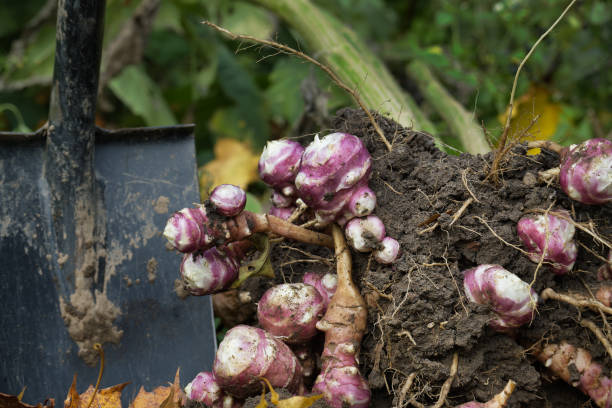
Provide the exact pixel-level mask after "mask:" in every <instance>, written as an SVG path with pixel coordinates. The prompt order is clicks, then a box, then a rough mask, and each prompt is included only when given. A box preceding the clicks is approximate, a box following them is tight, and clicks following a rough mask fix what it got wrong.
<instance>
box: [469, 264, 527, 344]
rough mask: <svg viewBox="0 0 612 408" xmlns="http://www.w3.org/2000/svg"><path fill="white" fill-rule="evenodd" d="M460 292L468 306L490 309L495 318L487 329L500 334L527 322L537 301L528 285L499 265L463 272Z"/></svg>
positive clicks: (480, 266) (479, 267)
mask: <svg viewBox="0 0 612 408" xmlns="http://www.w3.org/2000/svg"><path fill="white" fill-rule="evenodd" d="M463 289H464V290H465V294H466V296H467V298H468V299H469V300H470V301H471V302H474V303H478V304H481V305H488V306H490V307H491V308H492V309H493V311H494V312H495V313H496V314H497V318H495V319H493V320H492V321H490V322H489V325H490V326H491V327H492V328H493V329H495V330H497V331H500V332H504V331H508V330H509V329H513V328H515V327H519V326H522V325H523V324H525V323H528V322H530V321H531V319H532V318H533V314H534V310H535V308H536V303H537V300H538V295H537V294H536V293H535V291H534V290H533V289H531V288H530V287H529V285H528V284H527V283H525V282H523V281H522V280H521V279H520V278H519V277H518V276H516V275H515V274H513V273H512V272H509V271H507V270H506V269H504V268H502V267H501V266H499V265H479V266H477V267H476V268H472V269H468V270H466V271H464V272H463Z"/></svg>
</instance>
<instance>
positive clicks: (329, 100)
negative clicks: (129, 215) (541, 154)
mask: <svg viewBox="0 0 612 408" xmlns="http://www.w3.org/2000/svg"><path fill="white" fill-rule="evenodd" d="M291 1H292V0H284V2H286V3H289V2H291ZM261 3H277V4H280V6H279V7H282V3H283V1H281V0H275V1H269V0H267V1H253V2H245V1H235V0H163V1H161V0H107V11H106V32H105V42H104V52H103V61H102V68H101V69H102V72H101V85H100V99H99V104H98V113H97V122H98V124H99V125H101V126H104V127H107V128H120V127H129V126H158V125H171V124H176V123H191V122H193V123H196V124H197V127H196V144H197V158H198V163H199V165H201V166H203V167H202V168H201V175H202V178H201V182H202V183H201V184H202V187H203V191H204V192H205V191H206V189H207V187H208V186H210V185H212V184H218V183H220V182H231V183H234V184H239V185H242V186H244V187H246V186H247V185H248V184H249V183H251V182H253V181H255V180H256V179H257V174H256V163H257V157H258V152H260V150H261V149H262V147H263V146H264V144H265V142H266V141H267V140H270V139H276V138H280V137H284V136H295V135H299V134H305V133H313V132H318V131H322V132H324V131H325V128H326V126H328V123H329V122H328V120H329V118H330V116H331V115H333V113H334V112H335V111H336V110H337V109H338V108H341V107H344V106H352V105H353V102H352V100H351V99H350V97H349V96H348V95H347V94H346V93H344V92H343V91H341V90H340V89H339V88H338V87H337V86H335V85H334V84H332V83H331V81H330V80H329V79H328V78H327V77H326V76H325V75H324V74H323V73H322V72H321V71H319V70H318V68H316V67H314V66H312V65H309V64H307V63H305V62H303V61H301V60H299V59H297V58H295V57H292V56H288V55H284V54H279V53H277V52H276V51H274V50H270V49H262V48H261V47H258V46H253V45H250V44H246V43H240V42H235V41H231V40H228V39H227V38H224V37H222V36H221V35H219V33H217V32H215V31H213V30H212V29H210V28H208V27H205V26H203V25H202V24H201V23H200V22H201V21H202V20H203V19H208V20H211V21H213V22H215V23H217V24H219V25H221V26H223V27H226V28H227V29H229V30H231V31H233V32H235V33H243V34H249V35H252V36H255V37H258V38H272V39H274V40H276V41H278V42H281V43H284V44H288V45H290V46H292V47H294V48H297V49H300V50H303V51H305V52H307V53H308V54H309V55H312V56H313V57H315V58H320V57H323V56H324V55H322V54H323V53H325V50H312V49H310V48H309V44H308V43H307V42H306V41H305V40H304V38H302V37H301V35H300V30H299V29H297V28H299V27H292V26H290V25H289V24H287V23H286V22H284V21H283V20H282V19H281V17H279V15H277V14H275V13H274V12H272V11H270V10H268V9H266V8H264V7H262V6H261V5H260V4H261ZM312 3H314V4H315V5H316V6H318V7H319V8H320V9H322V10H323V11H324V12H325V13H328V14H330V15H332V16H335V18H336V19H337V20H339V21H340V22H341V23H342V24H344V25H345V26H347V27H349V28H350V29H352V30H354V32H355V33H356V34H357V36H358V37H359V38H360V39H361V40H362V41H363V42H364V43H365V44H366V45H367V46H368V47H369V49H370V50H371V51H372V52H373V53H374V54H375V55H376V56H378V58H380V59H381V60H382V62H383V63H384V64H385V65H386V66H387V67H388V69H389V70H390V72H391V73H392V75H393V77H394V78H395V80H396V81H397V83H398V84H400V86H401V87H402V88H403V89H404V90H405V91H406V92H408V93H409V94H411V95H412V97H413V98H414V99H415V100H416V102H417V104H418V105H419V106H420V108H421V110H422V112H423V113H424V114H425V115H426V116H427V117H428V118H429V120H430V121H431V122H432V124H433V127H434V128H435V133H436V134H437V136H438V137H440V138H441V139H442V140H443V141H444V142H445V143H447V144H449V145H451V146H454V147H456V148H458V149H462V150H463V149H464V147H463V146H461V143H460V142H459V140H458V139H457V138H456V136H455V135H453V132H452V131H451V129H449V125H448V123H447V121H445V120H444V118H443V117H442V116H441V115H440V114H439V113H438V111H436V109H435V108H434V105H435V103H434V104H432V102H433V101H432V99H429V100H428V98H427V97H426V95H425V94H424V93H422V92H421V89H419V87H418V86H417V85H416V84H415V81H414V80H413V79H411V78H410V76H409V75H408V70H407V67H408V66H409V64H411V63H413V62H415V61H420V62H421V63H424V64H425V65H426V66H427V67H428V68H429V69H431V71H432V73H433V74H434V76H435V77H436V78H437V80H438V81H439V82H440V84H441V85H442V86H443V87H444V88H445V89H446V90H447V91H448V92H449V93H450V95H452V96H453V97H454V98H455V99H456V100H457V101H458V102H459V103H460V104H461V105H462V106H463V107H464V108H465V110H466V111H467V112H469V114H470V115H472V116H473V118H474V123H476V124H477V125H478V126H479V127H480V125H481V124H484V127H485V128H486V129H487V131H488V133H489V137H490V138H491V139H493V141H494V139H495V138H496V137H498V136H499V135H500V133H501V129H502V120H503V118H504V114H505V112H506V109H507V104H508V99H509V94H510V89H511V86H512V81H513V78H514V74H515V72H516V68H517V65H518V63H519V62H520V61H521V59H522V58H523V56H524V55H525V54H526V53H527V51H528V50H529V48H530V47H531V46H532V45H533V43H534V42H535V41H536V39H537V38H538V37H539V36H540V35H541V34H542V33H543V32H544V31H545V30H546V29H547V28H548V27H549V26H550V25H551V24H552V22H553V21H554V20H555V19H556V18H557V17H558V15H559V14H560V13H561V11H562V10H563V8H564V7H565V6H566V5H567V3H568V0H529V1H528V0H497V1H489V0H466V1H456V0H415V1H400V0H387V1H383V0H333V1H329V0H327V1H323V0H316V1H312ZM279 14H282V13H279ZM306 18H308V16H306ZM54 25H55V0H22V1H19V2H12V3H11V5H10V6H4V7H3V10H2V13H0V47H1V48H0V49H1V50H2V52H1V53H0V130H14V131H27V130H34V129H36V128H38V127H40V126H41V125H43V123H44V122H45V120H46V117H47V110H48V102H49V93H50V85H51V80H52V71H53V54H54V46H55V34H54V30H55V27H54ZM610 49H612V7H611V5H610V3H609V2H606V1H604V0H593V1H580V2H578V3H577V4H576V5H575V6H574V7H573V9H572V10H571V11H570V13H569V14H568V15H567V16H566V18H565V19H564V20H563V21H562V22H561V23H560V24H559V26H558V27H557V28H556V29H555V30H554V31H553V32H552V33H551V35H550V36H548V37H547V38H546V39H545V40H544V42H543V43H542V44H541V45H540V46H539V48H538V49H537V50H536V52H535V53H534V55H533V56H532V57H531V59H530V60H529V61H528V62H527V64H526V66H525V68H524V70H523V72H522V74H521V77H520V79H519V83H518V88H517V102H518V105H517V108H516V109H515V112H514V115H513V128H515V129H521V128H525V127H527V126H528V124H529V123H530V122H531V121H532V120H533V118H534V117H535V116H536V115H540V116H539V119H538V121H537V123H536V124H535V125H534V126H533V127H532V128H531V130H530V133H531V135H532V137H534V138H552V139H553V140H556V141H558V142H561V143H564V144H569V143H572V142H577V141H580V140H584V139H587V138H591V137H610V132H611V129H612V113H611V111H610V109H611V107H612V103H611V102H612V97H611V96H612V70H611V69H610V68H611V65H612V58H610ZM363 80H364V81H367V78H363ZM213 159H214V160H213ZM257 190H258V189H257V186H255V189H254V191H255V192H257ZM252 191H253V188H252Z"/></svg>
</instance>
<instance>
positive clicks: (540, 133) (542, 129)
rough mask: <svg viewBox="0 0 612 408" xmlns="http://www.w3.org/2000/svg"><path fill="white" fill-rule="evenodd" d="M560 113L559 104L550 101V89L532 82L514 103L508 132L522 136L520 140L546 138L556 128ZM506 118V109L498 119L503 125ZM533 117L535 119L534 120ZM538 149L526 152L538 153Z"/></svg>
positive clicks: (548, 137) (552, 133)
mask: <svg viewBox="0 0 612 408" xmlns="http://www.w3.org/2000/svg"><path fill="white" fill-rule="evenodd" d="M560 113H561V106H560V105H559V104H557V103H555V102H553V101H552V98H551V93H550V91H549V90H548V89H547V88H545V87H543V86H541V85H535V84H532V85H531V86H530V87H529V89H528V90H527V92H526V93H525V94H524V95H522V96H521V97H520V98H518V99H517V100H516V101H515V103H514V108H513V109H512V118H511V120H510V131H509V133H508V134H509V135H510V136H513V137H519V136H522V137H521V139H520V140H521V141H530V140H548V139H550V138H551V137H552V136H553V135H554V134H555V131H556V130H557V125H558V124H559V116H560ZM507 118H508V109H507V110H506V112H504V113H503V114H501V115H499V118H498V119H499V121H500V123H502V124H503V125H505V124H506V119H507ZM535 118H537V120H536V121H535V122H534V120H535ZM532 122H533V123H532ZM526 129H528V130H527V131H525V130H526ZM539 150H540V149H531V150H530V151H529V152H528V154H538V153H539Z"/></svg>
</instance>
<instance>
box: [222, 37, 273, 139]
mask: <svg viewBox="0 0 612 408" xmlns="http://www.w3.org/2000/svg"><path fill="white" fill-rule="evenodd" d="M217 51H218V58H219V65H218V68H217V78H218V81H219V85H220V86H221V89H222V90H223V93H225V95H227V97H228V98H230V99H232V100H233V101H234V103H235V107H234V109H233V111H232V115H234V117H235V119H237V120H238V121H240V123H239V124H238V125H240V126H241V124H242V123H244V128H245V130H246V133H247V134H248V135H250V136H248V137H249V138H250V140H251V141H252V142H253V147H254V148H255V149H261V148H263V146H264V144H265V143H266V141H267V140H268V122H267V116H268V115H267V112H266V111H265V109H264V106H265V103H264V99H263V96H262V94H261V92H260V90H259V88H258V87H257V85H256V84H255V80H254V78H253V77H252V76H251V75H250V74H249V72H248V71H247V70H246V69H244V68H243V67H242V66H241V65H240V64H239V63H238V60H237V59H236V57H235V56H234V55H233V54H231V53H230V52H229V51H228V50H227V49H226V48H225V47H222V46H219V47H217ZM234 127H235V126H234ZM241 127H242V126H241ZM239 138H240V139H241V140H245V136H242V137H239Z"/></svg>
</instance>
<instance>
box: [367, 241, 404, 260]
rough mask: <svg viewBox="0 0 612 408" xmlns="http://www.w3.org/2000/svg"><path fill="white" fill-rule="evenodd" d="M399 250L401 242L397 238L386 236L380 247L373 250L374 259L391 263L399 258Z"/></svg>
mask: <svg viewBox="0 0 612 408" xmlns="http://www.w3.org/2000/svg"><path fill="white" fill-rule="evenodd" d="M399 251H400V244H399V242H397V240H396V239H394V238H391V237H384V238H383V240H382V242H381V243H380V245H379V247H378V248H377V249H376V250H375V251H374V252H373V253H374V259H376V262H378V263H381V264H391V263H393V262H395V260H396V259H397V256H398V255H399Z"/></svg>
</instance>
